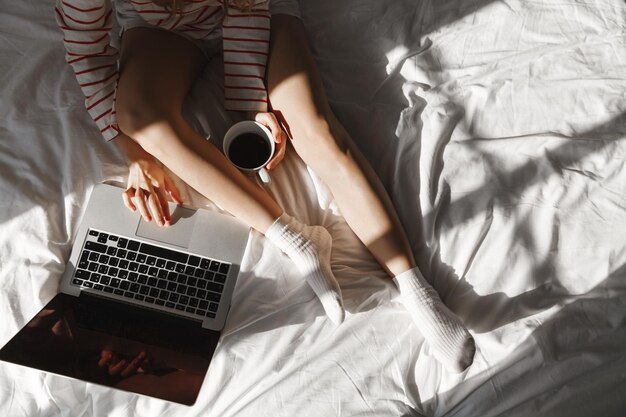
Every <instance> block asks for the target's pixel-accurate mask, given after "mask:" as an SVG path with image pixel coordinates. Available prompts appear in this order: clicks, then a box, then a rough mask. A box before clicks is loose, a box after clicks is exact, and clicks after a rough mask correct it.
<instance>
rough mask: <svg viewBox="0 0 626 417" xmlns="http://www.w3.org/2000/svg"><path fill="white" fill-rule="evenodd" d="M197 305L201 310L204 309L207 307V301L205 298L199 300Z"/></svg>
mask: <svg viewBox="0 0 626 417" xmlns="http://www.w3.org/2000/svg"><path fill="white" fill-rule="evenodd" d="M198 307H200V308H201V309H203V310H206V309H207V308H209V302H208V301H206V300H200V302H199V303H198Z"/></svg>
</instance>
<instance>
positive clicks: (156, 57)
mask: <svg viewBox="0 0 626 417" xmlns="http://www.w3.org/2000/svg"><path fill="white" fill-rule="evenodd" d="M205 61H206V58H205V57H204V55H203V54H202V53H201V52H200V50H199V49H198V48H197V47H196V46H195V45H193V44H192V43H191V42H189V41H188V40H187V39H185V38H183V37H181V36H179V35H176V34H173V33H170V32H167V31H164V30H160V29H152V28H135V29H131V30H129V31H127V32H126V33H125V34H124V37H123V39H122V51H121V59H120V81H119V84H118V94H117V101H116V108H117V113H118V121H119V125H120V128H121V130H122V131H123V132H124V133H126V134H127V135H128V136H130V137H131V138H132V139H134V140H135V141H136V142H137V143H139V144H140V145H141V146H142V147H143V148H144V149H145V150H146V151H147V152H148V153H150V154H151V155H153V156H154V157H155V158H157V159H158V160H159V161H161V162H162V163H163V164H164V165H165V166H167V167H168V168H169V169H170V170H171V171H172V172H174V173H175V174H176V175H178V176H179V177H180V178H181V179H182V180H183V181H185V182H186V183H187V184H189V185H190V186H191V187H193V188H194V189H196V190H197V191H198V192H200V194H202V195H204V196H205V197H207V198H209V199H211V200H213V201H215V202H216V203H218V204H219V205H220V206H221V207H222V208H224V209H225V210H227V211H228V212H230V213H231V214H233V215H234V216H235V217H237V218H239V219H241V220H242V221H244V222H245V223H247V224H248V225H250V226H252V227H253V228H255V229H256V230H258V231H260V232H261V233H264V232H265V231H266V230H267V229H268V228H269V226H270V225H271V224H272V223H273V222H274V221H275V220H276V219H277V218H278V217H279V216H280V215H281V214H282V209H281V208H280V207H279V206H278V204H277V203H276V202H275V201H274V200H273V199H272V197H271V196H269V194H267V193H266V192H265V190H263V189H262V188H261V187H259V186H258V185H257V184H255V183H253V182H252V181H250V179H248V178H247V177H246V176H245V175H243V174H242V173H241V172H240V171H239V170H238V169H236V168H235V167H234V166H233V165H232V164H230V163H229V162H228V160H227V159H226V158H225V157H224V155H223V154H222V153H221V152H220V151H219V150H218V149H216V148H215V146H213V145H212V144H211V143H210V142H208V141H207V140H205V139H204V138H203V137H201V136H200V135H199V134H198V133H196V132H195V131H194V130H193V129H192V128H191V127H190V126H189V124H188V123H187V122H186V121H185V120H184V119H183V116H182V110H181V108H182V103H183V100H184V98H185V95H186V94H187V92H188V90H189V89H190V87H191V85H192V84H193V82H194V81H195V80H196V78H197V77H198V75H199V74H200V72H201V70H202V68H203V67H204V65H205ZM207 111H210V109H207Z"/></svg>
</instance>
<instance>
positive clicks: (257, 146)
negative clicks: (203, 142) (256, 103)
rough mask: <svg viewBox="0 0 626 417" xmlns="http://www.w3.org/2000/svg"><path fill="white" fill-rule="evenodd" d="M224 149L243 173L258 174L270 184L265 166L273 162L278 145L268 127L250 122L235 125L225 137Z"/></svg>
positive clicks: (230, 159) (227, 156) (225, 153)
mask: <svg viewBox="0 0 626 417" xmlns="http://www.w3.org/2000/svg"><path fill="white" fill-rule="evenodd" d="M222 147H223V149H224V155H226V158H227V159H228V160H229V161H230V162H231V163H232V164H233V165H235V166H236V167H237V168H239V169H240V170H241V171H243V172H246V173H251V174H254V173H258V174H259V177H261V181H263V182H264V183H266V184H267V183H269V182H270V176H269V173H268V172H267V169H265V166H266V165H267V163H268V162H269V161H271V160H272V157H273V156H274V152H275V151H276V144H275V143H274V137H273V136H272V132H270V130H269V129H268V128H267V127H265V126H263V125H262V124H261V123H258V122H253V121H250V120H244V121H242V122H238V123H235V124H234V125H233V126H231V128H230V129H228V131H227V132H226V135H224V142H223V144H222Z"/></svg>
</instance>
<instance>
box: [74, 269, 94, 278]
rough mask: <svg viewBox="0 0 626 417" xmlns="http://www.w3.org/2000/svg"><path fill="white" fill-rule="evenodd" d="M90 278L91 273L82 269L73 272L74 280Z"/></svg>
mask: <svg viewBox="0 0 626 417" xmlns="http://www.w3.org/2000/svg"><path fill="white" fill-rule="evenodd" d="M90 276H91V272H89V271H85V270H84V269H77V270H76V272H74V277H76V278H80V279H89V277H90Z"/></svg>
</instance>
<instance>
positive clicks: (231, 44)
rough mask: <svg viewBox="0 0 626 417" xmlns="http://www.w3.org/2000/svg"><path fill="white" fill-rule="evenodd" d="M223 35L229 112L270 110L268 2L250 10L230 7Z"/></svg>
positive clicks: (225, 81)
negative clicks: (268, 91)
mask: <svg viewBox="0 0 626 417" xmlns="http://www.w3.org/2000/svg"><path fill="white" fill-rule="evenodd" d="M222 35H223V38H224V97H225V103H224V106H225V107H226V109H227V110H240V111H259V112H263V111H267V90H266V88H265V68H266V66H267V55H268V50H269V40H270V14H269V11H268V9H267V2H263V3H262V4H258V5H256V6H255V8H254V9H253V10H250V11H242V10H237V9H235V8H233V7H229V8H228V12H227V14H226V16H224V21H223V26H222Z"/></svg>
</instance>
